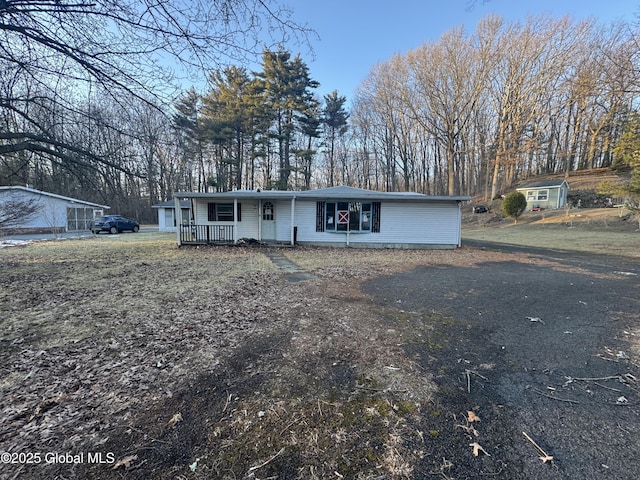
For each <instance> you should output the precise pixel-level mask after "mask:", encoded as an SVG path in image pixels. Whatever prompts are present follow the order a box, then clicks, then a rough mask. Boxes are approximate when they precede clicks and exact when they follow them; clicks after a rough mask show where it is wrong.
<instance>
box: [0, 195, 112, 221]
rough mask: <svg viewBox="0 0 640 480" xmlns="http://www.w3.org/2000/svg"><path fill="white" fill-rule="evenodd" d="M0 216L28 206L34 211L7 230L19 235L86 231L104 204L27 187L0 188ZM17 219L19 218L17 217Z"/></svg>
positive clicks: (101, 213) (99, 213)
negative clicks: (19, 233) (17, 232)
mask: <svg viewBox="0 0 640 480" xmlns="http://www.w3.org/2000/svg"><path fill="white" fill-rule="evenodd" d="M0 204H2V206H3V208H0V214H4V215H7V214H12V213H13V212H11V211H10V209H11V208H18V207H20V206H25V205H32V206H35V207H36V208H35V211H34V212H33V213H32V214H31V215H28V216H25V217H24V218H21V219H19V220H18V221H16V222H15V223H13V224H11V225H9V226H8V229H10V230H15V231H21V232H73V231H80V230H88V229H89V222H90V221H91V220H93V219H94V218H95V217H98V216H101V215H103V214H104V211H105V210H108V209H109V207H108V206H107V205H100V204H97V203H92V202H86V201H84V200H79V199H77V198H71V197H64V196H62V195H57V194H55V193H49V192H43V191H41V190H36V189H34V188H30V187H22V186H4V187H0ZM18 217H19V215H18Z"/></svg>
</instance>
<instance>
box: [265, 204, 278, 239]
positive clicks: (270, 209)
mask: <svg viewBox="0 0 640 480" xmlns="http://www.w3.org/2000/svg"><path fill="white" fill-rule="evenodd" d="M275 239H276V211H275V207H274V205H273V203H272V202H264V203H263V204H262V240H275Z"/></svg>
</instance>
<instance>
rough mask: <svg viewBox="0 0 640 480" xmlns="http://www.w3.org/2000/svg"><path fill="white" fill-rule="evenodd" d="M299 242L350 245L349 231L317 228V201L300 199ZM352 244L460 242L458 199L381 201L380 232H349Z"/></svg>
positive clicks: (447, 244)
mask: <svg viewBox="0 0 640 480" xmlns="http://www.w3.org/2000/svg"><path fill="white" fill-rule="evenodd" d="M296 226H297V227H298V242H300V243H329V244H342V245H347V234H346V232H339V233H335V232H316V202H302V201H297V203H296ZM348 237H349V238H348V242H349V245H350V246H354V247H355V246H358V244H382V245H389V246H407V247H410V246H411V245H434V246H457V245H459V243H460V208H459V206H458V203H457V202H455V201H452V202H446V203H445V202H438V203H390V202H384V201H383V202H381V205H380V232H379V233H349V235H348Z"/></svg>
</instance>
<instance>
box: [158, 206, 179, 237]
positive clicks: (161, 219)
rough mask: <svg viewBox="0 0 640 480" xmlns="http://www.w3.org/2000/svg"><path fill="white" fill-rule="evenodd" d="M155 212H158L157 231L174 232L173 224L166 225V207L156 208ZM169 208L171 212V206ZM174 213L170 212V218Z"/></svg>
mask: <svg viewBox="0 0 640 480" xmlns="http://www.w3.org/2000/svg"><path fill="white" fill-rule="evenodd" d="M156 210H157V212H158V231H160V232H175V231H176V228H175V227H174V226H173V224H171V225H167V223H166V221H165V220H166V218H167V213H166V212H167V209H166V208H156ZM169 210H171V211H172V212H173V210H174V209H173V208H170V209H169ZM174 215H175V214H173V213H172V214H171V216H172V218H173V216H174Z"/></svg>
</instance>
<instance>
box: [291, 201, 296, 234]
mask: <svg viewBox="0 0 640 480" xmlns="http://www.w3.org/2000/svg"><path fill="white" fill-rule="evenodd" d="M295 219H296V196H295V195H294V196H293V197H292V198H291V246H292V247H293V246H294V245H295V242H294V231H295V228H296V227H295V225H294V223H295Z"/></svg>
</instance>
